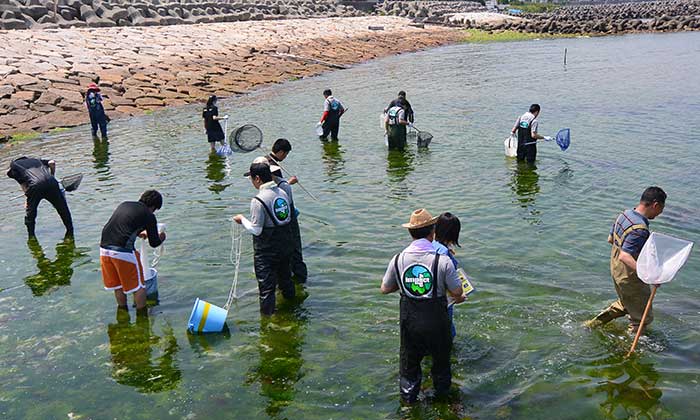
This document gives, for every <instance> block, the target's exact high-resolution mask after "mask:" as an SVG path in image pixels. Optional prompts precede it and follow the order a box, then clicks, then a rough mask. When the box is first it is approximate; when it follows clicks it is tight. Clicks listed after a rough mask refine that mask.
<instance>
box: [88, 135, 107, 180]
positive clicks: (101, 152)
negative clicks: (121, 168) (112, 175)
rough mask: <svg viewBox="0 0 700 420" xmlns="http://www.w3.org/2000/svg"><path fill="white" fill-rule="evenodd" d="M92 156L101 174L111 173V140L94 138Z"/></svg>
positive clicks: (95, 166)
mask: <svg viewBox="0 0 700 420" xmlns="http://www.w3.org/2000/svg"><path fill="white" fill-rule="evenodd" d="M92 157H93V160H92V161H93V162H94V165H93V166H94V168H95V169H96V170H97V173H99V174H108V173H109V140H101V139H99V138H96V139H93V149H92Z"/></svg>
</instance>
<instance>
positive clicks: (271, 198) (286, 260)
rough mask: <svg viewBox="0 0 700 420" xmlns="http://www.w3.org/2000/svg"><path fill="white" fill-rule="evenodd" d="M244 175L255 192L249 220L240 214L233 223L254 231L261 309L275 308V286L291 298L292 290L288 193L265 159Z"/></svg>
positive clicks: (265, 312) (292, 248)
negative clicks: (280, 185) (280, 184)
mask: <svg viewBox="0 0 700 420" xmlns="http://www.w3.org/2000/svg"><path fill="white" fill-rule="evenodd" d="M245 176H248V177H250V182H251V183H252V184H253V186H254V187H255V189H257V190H258V194H257V195H256V196H255V197H253V199H252V200H251V202H250V220H248V219H247V218H246V217H245V216H243V215H242V214H238V215H236V216H234V217H233V220H234V221H235V222H236V223H239V224H242V225H243V227H244V228H245V229H246V230H247V231H248V232H250V233H252V234H253V252H254V254H253V265H254V267H255V277H256V278H257V279H258V292H259V298H260V313H261V314H263V315H272V314H273V313H274V312H275V290H276V288H277V287H279V288H280V290H281V291H282V296H284V298H285V299H293V298H294V294H295V290H294V283H293V282H292V275H291V270H290V259H291V256H292V251H293V250H294V242H293V236H292V230H291V225H290V222H291V220H292V214H291V212H292V206H291V200H290V198H289V196H287V194H286V193H285V192H284V190H282V189H281V188H280V187H279V186H278V185H277V183H276V182H275V181H274V180H273V179H272V173H271V172H270V166H269V165H268V164H267V163H255V162H254V163H253V164H252V165H250V171H248V172H247V173H246V174H245Z"/></svg>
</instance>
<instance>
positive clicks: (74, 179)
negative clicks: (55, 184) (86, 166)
mask: <svg viewBox="0 0 700 420" xmlns="http://www.w3.org/2000/svg"><path fill="white" fill-rule="evenodd" d="M82 180H83V174H75V175H68V176H67V177H64V178H63V179H62V180H61V185H63V189H65V190H66V191H68V192H71V191H75V190H77V189H78V187H79V186H80V182H81V181H82Z"/></svg>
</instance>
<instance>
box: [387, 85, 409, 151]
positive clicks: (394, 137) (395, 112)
mask: <svg viewBox="0 0 700 420" xmlns="http://www.w3.org/2000/svg"><path fill="white" fill-rule="evenodd" d="M406 108H407V104H406V101H405V99H402V98H401V97H399V98H398V99H397V100H396V101H394V106H392V107H390V108H389V109H388V110H387V111H386V118H385V119H384V128H385V129H386V136H387V146H388V147H389V149H398V150H403V149H404V148H405V147H406V126H408V124H409V122H408V119H407V118H406Z"/></svg>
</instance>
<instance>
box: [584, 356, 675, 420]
mask: <svg viewBox="0 0 700 420" xmlns="http://www.w3.org/2000/svg"><path fill="white" fill-rule="evenodd" d="M622 354H624V353H622ZM622 354H620V353H618V354H616V355H613V356H608V357H605V358H603V359H600V360H597V361H595V362H594V366H593V367H591V368H590V369H589V370H588V372H587V374H588V375H589V376H590V377H592V378H599V379H600V381H598V384H597V385H596V386H595V387H594V388H593V389H592V392H591V396H596V395H602V396H604V397H605V400H604V401H603V402H601V403H600V408H601V413H602V414H603V415H604V417H605V418H606V419H628V418H634V419H644V418H649V419H665V418H671V417H673V416H672V415H671V413H670V412H669V411H668V410H667V409H666V408H665V407H664V406H663V405H662V404H661V396H662V394H663V393H662V391H661V389H660V387H658V386H657V382H658V381H659V379H660V378H661V375H660V374H659V373H658V372H657V371H656V369H654V365H653V363H644V362H642V361H640V360H639V357H638V356H633V357H631V358H629V359H628V358H625V357H624V356H623V355H622Z"/></svg>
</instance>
